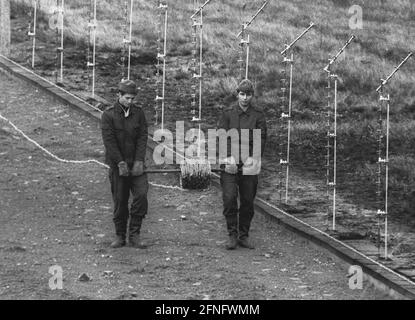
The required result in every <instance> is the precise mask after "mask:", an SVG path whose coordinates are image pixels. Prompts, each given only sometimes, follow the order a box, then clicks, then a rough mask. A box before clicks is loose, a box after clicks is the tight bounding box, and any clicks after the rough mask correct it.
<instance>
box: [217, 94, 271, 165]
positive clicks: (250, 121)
mask: <svg viewBox="0 0 415 320" xmlns="http://www.w3.org/2000/svg"><path fill="white" fill-rule="evenodd" d="M218 129H225V130H226V131H228V130H230V129H237V130H238V133H239V144H240V145H239V152H240V154H239V160H240V161H239V164H242V162H243V161H244V160H245V159H241V148H242V147H241V142H242V139H241V131H240V130H241V129H260V130H261V156H262V155H263V154H264V150H265V142H266V139H267V123H266V119H265V113H264V111H263V110H262V109H261V108H259V107H257V106H255V105H252V104H251V105H250V106H249V107H248V109H247V110H246V112H244V111H243V110H242V108H241V107H240V106H239V103H238V102H235V103H233V104H232V105H231V106H229V107H227V108H225V109H224V111H223V113H222V116H221V117H220V119H219V122H218ZM227 145H228V147H227V156H228V157H229V156H231V155H232V154H231V141H230V139H228V143H227ZM252 153H253V134H252V131H250V134H249V156H252ZM233 156H234V157H235V155H233ZM235 159H236V157H235Z"/></svg>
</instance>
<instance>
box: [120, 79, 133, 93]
mask: <svg viewBox="0 0 415 320" xmlns="http://www.w3.org/2000/svg"><path fill="white" fill-rule="evenodd" d="M118 90H119V91H122V92H124V93H128V94H137V92H138V90H137V85H136V84H135V82H134V81H132V80H123V81H121V82H120V84H119V85H118Z"/></svg>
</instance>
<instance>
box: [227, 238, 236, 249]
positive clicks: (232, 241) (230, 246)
mask: <svg viewBox="0 0 415 320" xmlns="http://www.w3.org/2000/svg"><path fill="white" fill-rule="evenodd" d="M237 246H238V237H237V236H236V235H231V236H229V239H228V241H227V242H226V244H225V248H226V250H235V249H236V247H237Z"/></svg>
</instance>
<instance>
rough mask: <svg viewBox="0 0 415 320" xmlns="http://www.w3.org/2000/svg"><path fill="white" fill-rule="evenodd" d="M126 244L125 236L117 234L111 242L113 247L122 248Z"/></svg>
mask: <svg viewBox="0 0 415 320" xmlns="http://www.w3.org/2000/svg"><path fill="white" fill-rule="evenodd" d="M124 246H125V236H119V235H117V236H116V238H115V240H114V241H113V242H112V243H111V244H110V247H111V248H114V249H116V248H121V247H124Z"/></svg>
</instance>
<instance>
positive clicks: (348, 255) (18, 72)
mask: <svg viewBox="0 0 415 320" xmlns="http://www.w3.org/2000/svg"><path fill="white" fill-rule="evenodd" d="M1 69H3V70H4V71H6V72H8V73H10V74H11V75H12V76H16V77H18V78H20V79H23V80H25V81H27V82H29V83H31V84H33V85H34V86H36V87H38V88H40V89H42V90H43V91H44V92H46V93H48V94H49V95H51V96H52V97H54V98H56V99H57V100H59V101H60V102H62V103H64V104H66V105H68V106H70V107H72V108H74V109H76V110H80V111H81V112H83V113H84V114H86V115H88V116H90V117H92V118H93V119H95V120H98V121H99V120H100V118H101V112H100V111H99V110H97V109H93V108H92V107H93V106H91V105H90V104H88V103H86V102H83V101H81V100H80V99H77V98H75V97H74V96H73V95H71V94H69V93H67V92H65V91H64V90H62V89H61V88H59V87H57V86H54V85H53V84H51V83H49V82H48V81H45V80H43V79H41V78H40V77H38V76H36V75H33V74H32V73H30V72H29V71H27V70H25V69H23V68H21V67H19V66H18V65H17V64H14V63H13V62H11V61H10V60H8V59H5V58H4V57H2V56H0V70H1ZM101 99H102V98H101ZM155 146H156V143H155V142H154V141H153V140H152V137H151V136H149V140H148V147H149V148H150V149H152V150H154V148H155ZM213 185H215V187H220V185H219V181H218V180H217V179H213ZM255 209H256V211H257V212H260V213H262V214H263V215H265V216H267V217H269V218H271V219H272V220H273V221H275V222H277V223H278V224H280V225H283V226H284V227H285V228H286V229H288V230H290V231H292V232H294V233H295V234H297V235H299V236H300V237H301V238H304V239H306V240H308V241H310V242H312V243H313V244H315V245H317V246H319V247H321V248H324V249H326V250H328V251H329V252H330V253H332V254H334V255H335V256H336V257H338V258H340V259H341V260H342V261H345V262H346V263H348V264H350V265H359V266H361V267H362V270H363V272H364V275H365V276H366V278H368V280H369V281H370V282H372V283H373V284H374V285H375V286H376V287H378V288H380V289H382V290H383V291H388V294H389V295H391V296H393V297H395V298H400V299H405V298H406V299H411V300H412V299H415V284H414V283H412V282H410V281H409V280H406V279H404V278H403V277H400V276H399V275H398V274H397V273H396V272H394V271H392V270H390V269H389V268H386V267H383V266H381V265H380V264H378V263H376V261H374V260H372V259H370V258H368V257H366V256H365V255H364V254H361V253H359V252H357V251H355V250H353V248H351V247H349V246H347V245H346V244H344V243H342V242H341V241H338V240H336V239H334V238H332V237H330V235H328V234H325V233H324V232H321V231H319V230H317V229H315V228H313V227H311V226H309V225H307V224H306V223H303V222H301V221H300V220H298V219H296V218H295V217H293V216H291V215H289V214H288V213H286V212H284V211H283V210H281V209H279V208H277V207H275V206H272V205H270V204H268V203H266V202H265V201H264V200H261V199H257V200H256V201H255ZM345 281H346V279H345Z"/></svg>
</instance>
